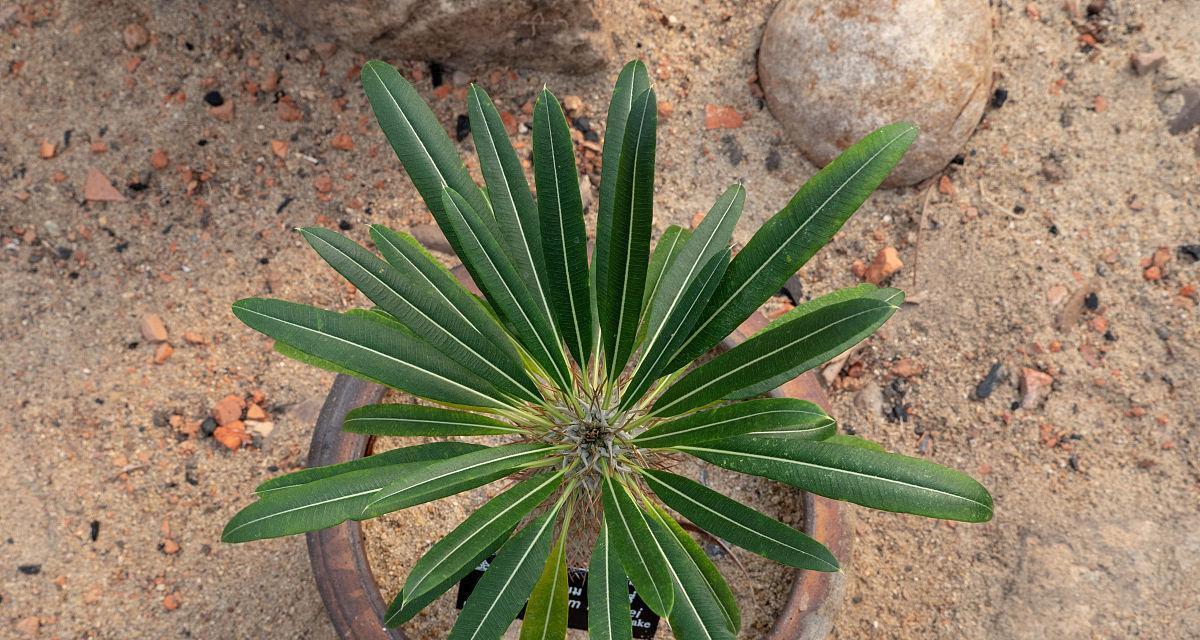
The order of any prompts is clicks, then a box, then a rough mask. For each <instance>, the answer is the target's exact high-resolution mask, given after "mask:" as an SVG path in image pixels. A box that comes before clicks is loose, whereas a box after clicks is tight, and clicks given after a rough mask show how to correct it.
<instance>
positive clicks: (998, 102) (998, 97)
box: [992, 87, 1008, 109]
mask: <svg viewBox="0 0 1200 640" xmlns="http://www.w3.org/2000/svg"><path fill="white" fill-rule="evenodd" d="M1005 102H1008V89H1005V88H1004V87H996V92H995V93H993V94H992V108H993V109H999V108H1000V107H1003V106H1004V103H1005Z"/></svg>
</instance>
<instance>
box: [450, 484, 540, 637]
mask: <svg viewBox="0 0 1200 640" xmlns="http://www.w3.org/2000/svg"><path fill="white" fill-rule="evenodd" d="M557 515H558V507H557V506H555V507H554V508H553V509H551V510H549V511H547V512H546V513H545V514H543V515H541V516H539V517H537V518H535V519H534V520H533V521H532V522H530V523H529V524H528V525H526V526H525V528H524V529H522V530H521V531H519V532H518V533H517V535H515V536H513V537H512V538H511V539H510V540H509V541H508V542H506V543H505V544H504V546H503V547H501V548H500V552H499V553H497V554H496V559H495V560H493V561H492V562H491V564H490V565H489V566H488V569H487V571H485V572H484V573H483V576H482V577H480V578H479V583H478V584H476V585H475V591H474V592H472V593H471V597H469V598H467V602H466V604H465V605H464V606H463V610H462V612H461V613H459V615H458V620H457V621H456V622H455V623H454V628H453V629H452V630H451V631H450V640H499V638H500V637H501V636H503V635H504V632H505V631H506V630H507V629H508V625H509V624H510V623H511V622H512V621H513V620H515V619H516V617H517V614H518V613H520V612H521V607H523V606H525V602H526V600H528V598H529V594H530V592H531V591H533V586H534V584H535V583H536V582H537V579H538V575H539V573H540V571H541V569H542V567H544V566H545V565H546V558H547V556H549V555H550V539H551V536H552V535H553V533H554V520H555V516H557Z"/></svg>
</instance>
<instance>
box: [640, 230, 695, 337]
mask: <svg viewBox="0 0 1200 640" xmlns="http://www.w3.org/2000/svg"><path fill="white" fill-rule="evenodd" d="M690 237H692V232H691V231H688V230H687V229H684V228H683V227H680V226H679V225H674V224H673V225H671V226H669V227H667V230H666V231H663V233H662V236H661V237H659V239H658V242H656V243H655V244H654V251H652V252H650V265H649V266H648V267H647V268H646V290H645V292H643V293H642V318H641V320H640V321H639V328H638V344H641V343H642V340H643V339H644V338H645V334H646V316H647V315H649V313H650V301H651V300H653V299H654V296H655V294H656V293H657V291H658V288H659V286H661V285H662V276H663V274H664V273H666V270H667V269H669V268H670V266H671V264H673V263H674V262H675V258H677V257H678V256H679V252H680V250H682V249H683V246H684V245H685V244H687V241H688V238H690Z"/></svg>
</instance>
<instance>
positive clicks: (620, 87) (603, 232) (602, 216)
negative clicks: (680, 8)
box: [592, 60, 650, 295]
mask: <svg viewBox="0 0 1200 640" xmlns="http://www.w3.org/2000/svg"><path fill="white" fill-rule="evenodd" d="M649 88H650V74H649V73H648V72H647V71H646V65H645V64H644V63H642V61H641V60H634V61H632V62H630V63H628V64H626V65H625V66H624V67H623V68H622V69H621V73H620V75H618V76H617V83H616V86H614V87H613V93H612V99H611V100H610V101H609V103H608V116H607V117H606V119H605V121H604V147H603V149H602V150H601V159H602V163H601V166H600V193H599V196H598V202H599V204H598V205H597V208H596V252H597V253H596V256H597V260H594V261H593V263H592V267H593V269H595V268H596V267H597V266H598V265H597V261H598V258H599V254H600V253H601V247H604V249H603V252H604V253H606V254H607V253H608V251H609V249H608V247H609V246H610V245H611V244H612V215H613V202H614V198H615V197H616V191H617V170H618V168H619V165H620V164H621V149H622V147H623V146H624V144H625V128H626V124H627V122H628V121H629V110H630V109H631V108H633V99H634V98H636V97H638V96H639V95H641V94H642V93H644V92H645V91H646V90H647V89H649ZM592 277H593V280H592V294H593V295H595V293H596V284H597V283H596V281H595V273H594V272H593V274H592Z"/></svg>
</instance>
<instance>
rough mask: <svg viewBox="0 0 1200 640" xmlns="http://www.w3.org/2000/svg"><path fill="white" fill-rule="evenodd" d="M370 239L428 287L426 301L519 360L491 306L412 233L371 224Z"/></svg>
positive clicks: (391, 260)
mask: <svg viewBox="0 0 1200 640" xmlns="http://www.w3.org/2000/svg"><path fill="white" fill-rule="evenodd" d="M371 239H372V240H373V241H374V242H375V247H376V248H377V249H379V252H380V253H381V254H383V258H384V259H385V260H387V261H388V264H390V265H392V267H393V268H394V269H396V270H397V271H399V272H400V273H401V275H402V276H403V277H404V278H406V279H410V280H413V281H415V282H418V283H420V284H421V285H423V286H425V287H427V293H428V295H429V299H428V300H426V301H425V303H426V304H429V305H436V307H437V308H438V309H440V310H441V312H442V313H448V314H454V315H457V316H458V317H460V318H462V320H463V322H466V323H467V324H469V325H470V326H471V327H472V328H473V329H475V331H476V332H478V334H479V335H480V336H483V339H484V340H486V341H488V342H490V343H491V344H493V345H494V346H495V347H496V348H497V349H500V350H501V351H502V352H503V353H504V357H505V358H506V359H507V360H511V361H514V362H520V361H521V358H520V356H519V355H518V354H517V350H516V346H515V344H514V343H513V341H512V338H511V337H510V336H509V334H508V332H506V331H505V329H504V327H502V326H500V321H499V319H497V318H496V316H495V314H494V313H493V312H492V310H491V308H490V307H488V306H487V304H486V303H484V301H483V300H482V299H480V298H479V297H478V296H476V295H474V294H472V293H471V292H470V291H467V289H466V287H464V286H463V285H462V283H461V282H459V280H458V278H457V277H456V276H455V275H454V274H453V273H451V271H450V270H449V269H447V268H446V267H445V266H443V265H442V263H440V262H438V260H437V258H434V257H433V256H432V255H430V253H429V252H428V251H427V250H426V249H425V247H422V246H421V243H420V242H417V239H416V238H414V237H412V236H411V235H409V234H407V233H403V232H397V231H392V230H391V229H388V228H387V227H385V226H383V225H379V224H376V225H371Z"/></svg>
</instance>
